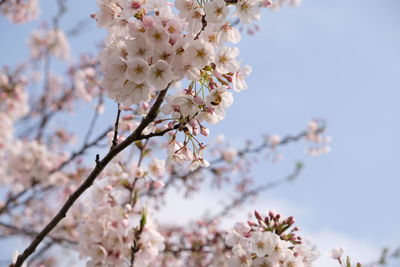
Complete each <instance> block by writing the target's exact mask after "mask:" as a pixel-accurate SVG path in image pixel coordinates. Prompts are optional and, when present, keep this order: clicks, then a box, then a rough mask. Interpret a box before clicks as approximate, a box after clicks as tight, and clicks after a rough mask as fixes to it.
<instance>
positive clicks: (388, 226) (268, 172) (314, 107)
mask: <svg viewBox="0 0 400 267" xmlns="http://www.w3.org/2000/svg"><path fill="white" fill-rule="evenodd" d="M54 2H55V1H52V0H41V8H42V9H43V14H44V15H45V16H44V17H45V18H48V17H49V16H50V15H51V14H54V13H55V6H54ZM69 2H70V3H69V6H70V12H69V13H68V14H67V15H66V16H65V17H64V18H63V19H62V21H61V27H62V28H64V29H65V28H67V29H68V28H69V27H71V26H72V25H74V23H75V22H76V21H78V20H80V19H84V18H87V17H88V16H89V14H90V13H92V12H95V10H96V7H95V1H94V0H93V1H87V0H86V1H69ZM399 12H400V2H399V1H398V0H382V1H373V0H352V1H345V0H336V1H331V0H330V1H328V0H304V1H303V3H302V4H301V6H300V7H298V8H285V9H282V10H281V11H279V12H268V11H264V13H263V14H264V16H263V18H262V21H261V22H260V26H261V31H260V32H259V33H257V35H256V36H246V35H243V36H242V41H241V43H240V44H239V48H240V49H241V55H240V57H241V59H242V60H243V62H244V63H245V64H249V65H251V66H252V67H253V73H252V75H251V76H250V77H249V79H248V83H249V90H248V91H245V92H243V93H241V94H238V95H236V97H235V103H234V105H233V106H232V107H231V108H230V109H229V110H228V112H227V117H226V119H225V120H224V121H223V122H222V123H220V124H219V125H217V126H215V127H211V131H212V135H213V136H216V135H217V134H219V133H225V135H226V137H227V138H228V139H229V140H231V142H232V143H237V144H239V145H240V144H242V143H243V142H244V141H245V140H246V139H247V138H251V139H253V140H257V139H258V138H260V136H262V134H265V133H278V134H282V135H284V134H289V133H297V132H298V131H300V130H301V129H303V128H304V127H305V125H306V123H307V122H308V121H309V120H310V119H312V118H316V117H317V118H324V119H325V120H326V121H327V124H328V133H329V135H330V136H332V138H333V142H332V144H331V152H330V153H329V154H327V155H322V156H319V157H309V156H306V155H304V148H305V147H306V145H305V144H304V143H302V144H296V145H293V146H290V147H288V148H283V149H280V152H281V153H282V154H284V156H285V159H284V160H283V161H282V162H280V163H278V164H271V163H266V162H265V163H262V164H261V165H260V166H258V167H257V168H256V169H255V171H254V176H255V177H256V178H257V179H258V180H259V181H262V180H263V179H274V178H280V177H282V176H284V175H285V174H287V173H289V172H290V170H291V168H292V166H293V162H294V161H296V160H302V161H304V162H305V165H306V169H305V171H304V172H303V174H302V176H301V178H300V179H299V180H298V181H296V182H295V184H292V185H288V186H284V187H281V188H279V189H277V190H274V191H271V192H268V194H266V195H265V196H262V197H260V198H259V200H258V203H257V204H256V205H257V207H261V208H263V209H264V210H268V209H269V208H270V207H271V206H273V205H275V207H276V208H278V209H279V208H282V209H284V210H286V211H289V212H294V213H295V214H294V215H296V214H297V215H299V216H298V218H297V221H298V223H299V225H300V226H301V227H302V228H303V229H305V231H306V232H307V233H309V235H310V237H316V239H318V242H317V245H320V246H322V247H325V246H327V244H329V245H330V247H331V248H334V247H337V246H340V245H341V244H340V243H336V242H341V241H343V240H344V241H343V242H344V243H347V244H349V246H353V247H347V248H348V249H349V252H353V253H354V254H356V255H357V256H359V257H363V258H365V259H368V258H369V259H373V258H374V257H376V256H377V255H378V254H379V248H380V247H382V246H385V245H396V244H397V245H398V246H400V210H399V207H398V203H399V202H400V194H399V193H398V192H399V189H400V168H399V166H400V157H399V148H400V138H399V137H400V124H399V114H400V112H399V111H400V105H399V100H400V93H399V89H400V31H399V27H400V16H399ZM39 23H40V21H36V22H32V23H29V24H25V25H21V26H13V25H11V24H10V23H9V22H8V21H6V20H5V19H4V18H3V17H1V18H0V31H1V33H2V36H3V37H2V41H1V42H0V48H1V51H2V52H1V53H0V63H1V65H3V64H5V63H6V64H10V65H13V64H15V63H17V62H20V61H21V60H24V59H25V58H26V56H27V55H28V50H26V49H25V48H26V39H27V34H28V33H29V31H30V30H31V29H33V28H36V27H37V25H38V24H39ZM103 36H104V32H103V31H102V30H100V29H96V27H95V26H94V22H93V21H91V20H89V19H88V27H87V28H86V30H84V32H83V34H82V35H80V36H79V37H78V38H75V39H71V46H72V49H73V51H74V55H78V53H79V52H88V51H89V52H90V51H91V52H93V53H96V49H95V44H96V43H97V42H98V41H100V40H101V38H102V37H103ZM108 112H111V113H112V114H111V116H109V115H105V116H104V120H105V121H107V120H108V119H109V121H110V120H111V121H112V117H113V116H114V110H108ZM88 119H89V118H88ZM81 126H82V125H81V124H79V123H76V124H73V125H71V127H74V128H75V127H76V129H78V128H79V127H81ZM339 237H341V238H339ZM329 238H332V239H331V240H327V239H329ZM323 242H325V243H323ZM396 242H397V243H396ZM361 247H362V248H363V249H364V247H365V249H364V250H363V249H361ZM373 249H376V252H375V253H376V254H375V255H373V254H371V253H370V252H371V251H373ZM324 264H325V263H324ZM323 266H325V265H323ZM326 266H327V265H326Z"/></svg>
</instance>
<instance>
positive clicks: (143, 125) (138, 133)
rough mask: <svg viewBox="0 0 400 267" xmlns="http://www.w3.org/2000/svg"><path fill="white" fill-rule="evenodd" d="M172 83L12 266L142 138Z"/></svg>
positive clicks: (18, 263)
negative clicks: (111, 165) (113, 161)
mask: <svg viewBox="0 0 400 267" xmlns="http://www.w3.org/2000/svg"><path fill="white" fill-rule="evenodd" d="M169 86H170V84H169V85H168V86H167V88H166V89H164V90H162V91H160V93H159V94H158V96H157V99H156V101H155V102H154V104H153V106H152V107H151V109H150V111H149V113H148V114H147V115H146V117H144V118H143V119H142V121H141V123H140V124H139V126H138V127H137V128H136V130H135V131H134V132H133V133H132V134H130V135H129V136H128V137H127V138H126V139H125V140H124V141H123V142H121V143H120V144H118V145H116V146H115V147H112V148H111V149H110V151H109V152H108V153H107V155H105V156H104V158H103V159H101V160H98V161H97V160H96V166H95V168H94V169H93V170H92V172H91V173H90V174H89V176H88V177H87V178H86V180H85V181H84V182H83V183H82V184H81V186H80V187H79V188H78V189H77V190H76V191H75V192H74V193H72V194H71V195H70V196H69V198H68V200H67V201H66V202H65V203H64V205H63V206H62V208H61V209H60V210H59V212H58V213H57V214H56V215H55V216H54V217H53V219H52V220H51V221H50V222H49V223H48V224H47V225H46V226H45V227H44V228H43V230H42V231H41V232H40V233H39V234H38V235H37V236H36V237H35V239H34V240H33V241H32V242H31V244H30V245H29V246H28V247H27V248H26V249H25V250H24V252H23V253H22V254H20V255H18V258H17V260H16V262H15V263H14V264H11V265H10V267H20V266H22V264H23V263H24V261H25V260H26V259H27V258H28V257H29V256H30V255H31V254H32V253H34V252H35V250H36V248H37V246H38V245H39V244H40V243H41V242H42V241H43V239H44V238H45V237H46V236H47V235H48V234H49V233H50V232H51V231H52V230H53V229H54V228H55V227H56V226H57V225H58V223H59V222H60V221H61V220H62V219H63V218H64V217H65V216H66V214H67V212H68V210H69V209H70V208H71V207H72V205H73V204H74V203H75V201H76V200H78V198H79V197H80V196H81V195H82V194H83V193H84V192H85V191H86V190H87V189H88V188H89V187H90V186H92V184H93V182H94V181H95V179H96V178H97V177H98V176H99V174H100V173H101V172H102V171H103V169H104V168H105V167H106V166H107V164H108V163H109V162H110V161H111V160H112V159H113V158H114V157H115V156H117V155H118V154H119V153H120V152H121V151H122V150H124V149H125V148H127V147H128V146H129V145H130V144H132V143H133V142H135V141H138V140H142V139H143V137H144V136H143V135H142V132H143V130H144V129H145V128H146V127H147V126H148V125H149V124H150V123H151V122H153V121H154V120H155V119H156V117H157V115H158V110H159V108H160V106H161V104H162V102H163V101H164V98H165V96H166V94H167V91H168V88H169Z"/></svg>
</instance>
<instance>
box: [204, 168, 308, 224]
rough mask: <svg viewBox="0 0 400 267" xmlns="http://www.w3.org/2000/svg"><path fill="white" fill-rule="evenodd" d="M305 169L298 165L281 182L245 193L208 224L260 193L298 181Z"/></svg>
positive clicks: (261, 186)
mask: <svg viewBox="0 0 400 267" xmlns="http://www.w3.org/2000/svg"><path fill="white" fill-rule="evenodd" d="M302 169H303V165H302V164H301V163H297V164H296V167H295V169H294V171H293V172H292V173H291V174H290V175H288V176H286V177H284V178H281V179H279V180H276V181H273V182H270V183H267V184H264V185H260V186H258V187H256V188H254V189H252V190H248V191H246V192H244V193H243V194H241V195H240V196H238V197H237V198H235V199H233V200H232V202H230V203H229V204H227V205H225V206H224V207H223V208H222V209H221V210H220V211H219V212H217V213H216V214H215V215H214V216H211V217H210V218H209V219H208V222H209V223H211V222H213V221H216V220H218V219H220V218H222V217H224V216H226V215H228V214H229V212H231V211H232V210H233V209H234V208H236V207H238V206H239V205H241V204H243V203H244V202H246V201H247V199H249V198H250V197H254V196H256V195H258V194H259V193H261V192H263V191H266V190H269V189H272V188H275V187H278V186H280V185H283V184H286V183H289V182H291V181H293V180H294V179H296V178H297V177H298V176H299V175H300V172H301V170H302Z"/></svg>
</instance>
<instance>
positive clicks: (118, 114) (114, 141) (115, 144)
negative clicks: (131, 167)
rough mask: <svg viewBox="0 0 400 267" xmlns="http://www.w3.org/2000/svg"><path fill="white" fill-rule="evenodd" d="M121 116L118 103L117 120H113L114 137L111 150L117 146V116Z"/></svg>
mask: <svg viewBox="0 0 400 267" xmlns="http://www.w3.org/2000/svg"><path fill="white" fill-rule="evenodd" d="M120 115H121V108H120V106H119V103H118V111H117V118H116V119H115V125H114V137H113V140H112V145H111V149H113V148H114V147H116V146H117V145H118V124H119V116H120Z"/></svg>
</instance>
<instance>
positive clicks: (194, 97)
mask: <svg viewBox="0 0 400 267" xmlns="http://www.w3.org/2000/svg"><path fill="white" fill-rule="evenodd" d="M233 4H235V6H236V10H235V12H234V14H231V13H232V12H231V10H230V8H229V6H228V4H227V3H226V2H225V1H223V0H215V1H210V2H197V1H192V0H178V1H176V2H175V6H174V7H175V8H176V9H173V7H172V6H170V5H169V4H168V3H167V1H165V0H151V1H133V0H118V1H116V0H114V1H98V5H99V7H100V11H99V12H97V13H96V14H95V15H94V16H93V17H94V18H95V19H96V21H97V25H98V26H99V27H104V28H106V29H107V30H108V33H109V35H108V38H107V40H106V42H105V47H104V49H103V51H102V52H101V53H100V62H101V66H102V69H103V71H104V79H103V80H102V82H101V86H102V87H103V88H104V89H105V90H106V91H107V94H108V96H109V97H111V98H112V99H114V100H115V101H117V102H119V103H121V104H123V105H124V106H129V105H132V104H140V103H143V102H144V103H148V102H150V101H152V99H154V96H155V94H156V93H157V92H158V91H160V90H164V89H167V88H169V87H171V85H178V83H179V82H180V81H184V82H185V89H183V90H178V91H176V92H173V93H171V94H169V95H168V96H167V97H166V103H165V104H164V105H163V106H162V108H161V111H162V113H163V114H164V115H165V116H166V117H167V118H168V119H166V120H169V123H168V124H167V125H166V126H165V127H173V126H174V125H176V124H180V125H181V126H184V127H181V128H180V129H181V130H182V129H183V130H184V131H183V132H184V134H185V140H184V141H183V142H178V141H176V139H175V138H173V140H172V141H171V145H170V146H169V153H170V157H169V159H170V161H171V162H175V163H182V162H184V161H187V162H192V164H191V167H192V168H196V167H198V166H207V162H205V161H204V160H203V156H202V152H203V149H204V147H203V146H202V145H201V142H199V141H197V139H196V138H195V136H196V135H198V134H201V135H204V136H207V135H208V133H209V130H208V128H207V127H206V126H204V122H209V123H213V124H214V123H217V122H219V121H220V120H222V119H223V118H224V117H225V109H226V108H227V107H229V106H231V105H232V103H233V94H232V92H231V91H232V89H233V90H234V91H237V92H239V91H242V90H245V89H247V84H246V82H245V78H246V77H247V76H248V75H249V74H250V72H251V68H250V67H249V66H243V67H241V66H240V63H239V61H238V59H237V57H238V55H239V49H238V48H237V47H232V46H230V45H228V44H229V43H237V42H239V40H240V38H241V37H240V33H239V31H238V30H237V29H236V28H235V27H234V26H233V25H232V23H231V22H230V20H232V18H233V17H235V16H237V17H238V18H239V19H240V21H241V22H242V23H251V22H254V21H256V20H258V19H259V18H260V8H261V7H262V6H263V2H262V1H254V0H252V1H248V0H245V1H242V0H240V1H238V2H235V3H233ZM174 10H178V14H175V13H174V12H173V11H174ZM188 145H193V148H189V147H188Z"/></svg>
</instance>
